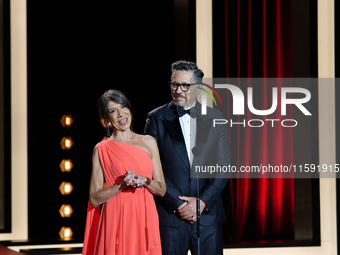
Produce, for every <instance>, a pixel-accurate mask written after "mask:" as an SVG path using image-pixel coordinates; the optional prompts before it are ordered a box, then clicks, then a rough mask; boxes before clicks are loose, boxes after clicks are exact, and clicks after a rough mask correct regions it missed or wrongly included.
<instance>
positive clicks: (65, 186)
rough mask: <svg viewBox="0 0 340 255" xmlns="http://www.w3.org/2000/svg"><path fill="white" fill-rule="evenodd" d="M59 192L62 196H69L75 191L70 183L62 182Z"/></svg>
mask: <svg viewBox="0 0 340 255" xmlns="http://www.w3.org/2000/svg"><path fill="white" fill-rule="evenodd" d="M59 190H60V192H61V194H62V195H69V194H71V192H72V190H73V186H72V184H71V183H70V182H62V183H61V184H60V186H59Z"/></svg>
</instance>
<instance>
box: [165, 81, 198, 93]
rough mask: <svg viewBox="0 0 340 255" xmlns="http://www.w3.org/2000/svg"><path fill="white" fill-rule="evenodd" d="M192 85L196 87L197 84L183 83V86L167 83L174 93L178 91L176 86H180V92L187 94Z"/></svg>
mask: <svg viewBox="0 0 340 255" xmlns="http://www.w3.org/2000/svg"><path fill="white" fill-rule="evenodd" d="M192 85H197V82H196V83H183V84H180V83H177V82H172V81H169V86H170V89H171V90H173V91H176V90H177V89H178V86H180V87H181V90H182V91H183V92H187V91H188V90H189V88H190V86H192Z"/></svg>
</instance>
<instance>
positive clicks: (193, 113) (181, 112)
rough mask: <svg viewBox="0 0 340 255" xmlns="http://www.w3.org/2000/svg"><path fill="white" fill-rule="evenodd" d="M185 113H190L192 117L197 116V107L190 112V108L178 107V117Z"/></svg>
mask: <svg viewBox="0 0 340 255" xmlns="http://www.w3.org/2000/svg"><path fill="white" fill-rule="evenodd" d="M185 114H189V115H190V116H191V117H192V118H195V117H196V109H195V108H192V111H191V113H190V109H188V110H185V109H184V108H183V107H182V106H180V107H177V115H178V117H182V116H183V115H185Z"/></svg>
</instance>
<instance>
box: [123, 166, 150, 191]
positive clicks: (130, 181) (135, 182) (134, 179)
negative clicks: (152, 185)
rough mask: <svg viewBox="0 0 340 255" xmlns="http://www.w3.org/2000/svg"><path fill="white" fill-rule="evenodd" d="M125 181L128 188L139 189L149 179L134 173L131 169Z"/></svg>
mask: <svg viewBox="0 0 340 255" xmlns="http://www.w3.org/2000/svg"><path fill="white" fill-rule="evenodd" d="M124 181H125V183H126V185H127V186H131V187H133V188H139V187H143V186H144V185H145V183H146V181H147V178H146V177H145V176H143V175H139V174H136V173H134V172H133V169H131V170H129V171H127V172H126V173H125V175H124Z"/></svg>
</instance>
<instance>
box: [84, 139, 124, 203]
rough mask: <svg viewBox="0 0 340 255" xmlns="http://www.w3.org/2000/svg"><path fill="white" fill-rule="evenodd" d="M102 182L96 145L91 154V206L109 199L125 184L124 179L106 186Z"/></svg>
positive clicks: (102, 176)
mask: <svg viewBox="0 0 340 255" xmlns="http://www.w3.org/2000/svg"><path fill="white" fill-rule="evenodd" d="M103 184H104V175H103V170H102V166H101V164H100V159H99V155H98V148H97V146H96V147H95V148H94V150H93V154H92V174H91V181H90V202H91V204H92V206H93V207H97V206H98V205H101V204H103V203H105V202H107V201H109V200H110V199H111V198H113V197H114V196H115V195H117V194H118V193H119V192H120V191H121V190H123V189H124V188H126V186H127V185H126V182H125V181H124V180H123V181H121V182H119V183H117V184H115V185H113V186H111V187H108V188H103Z"/></svg>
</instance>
